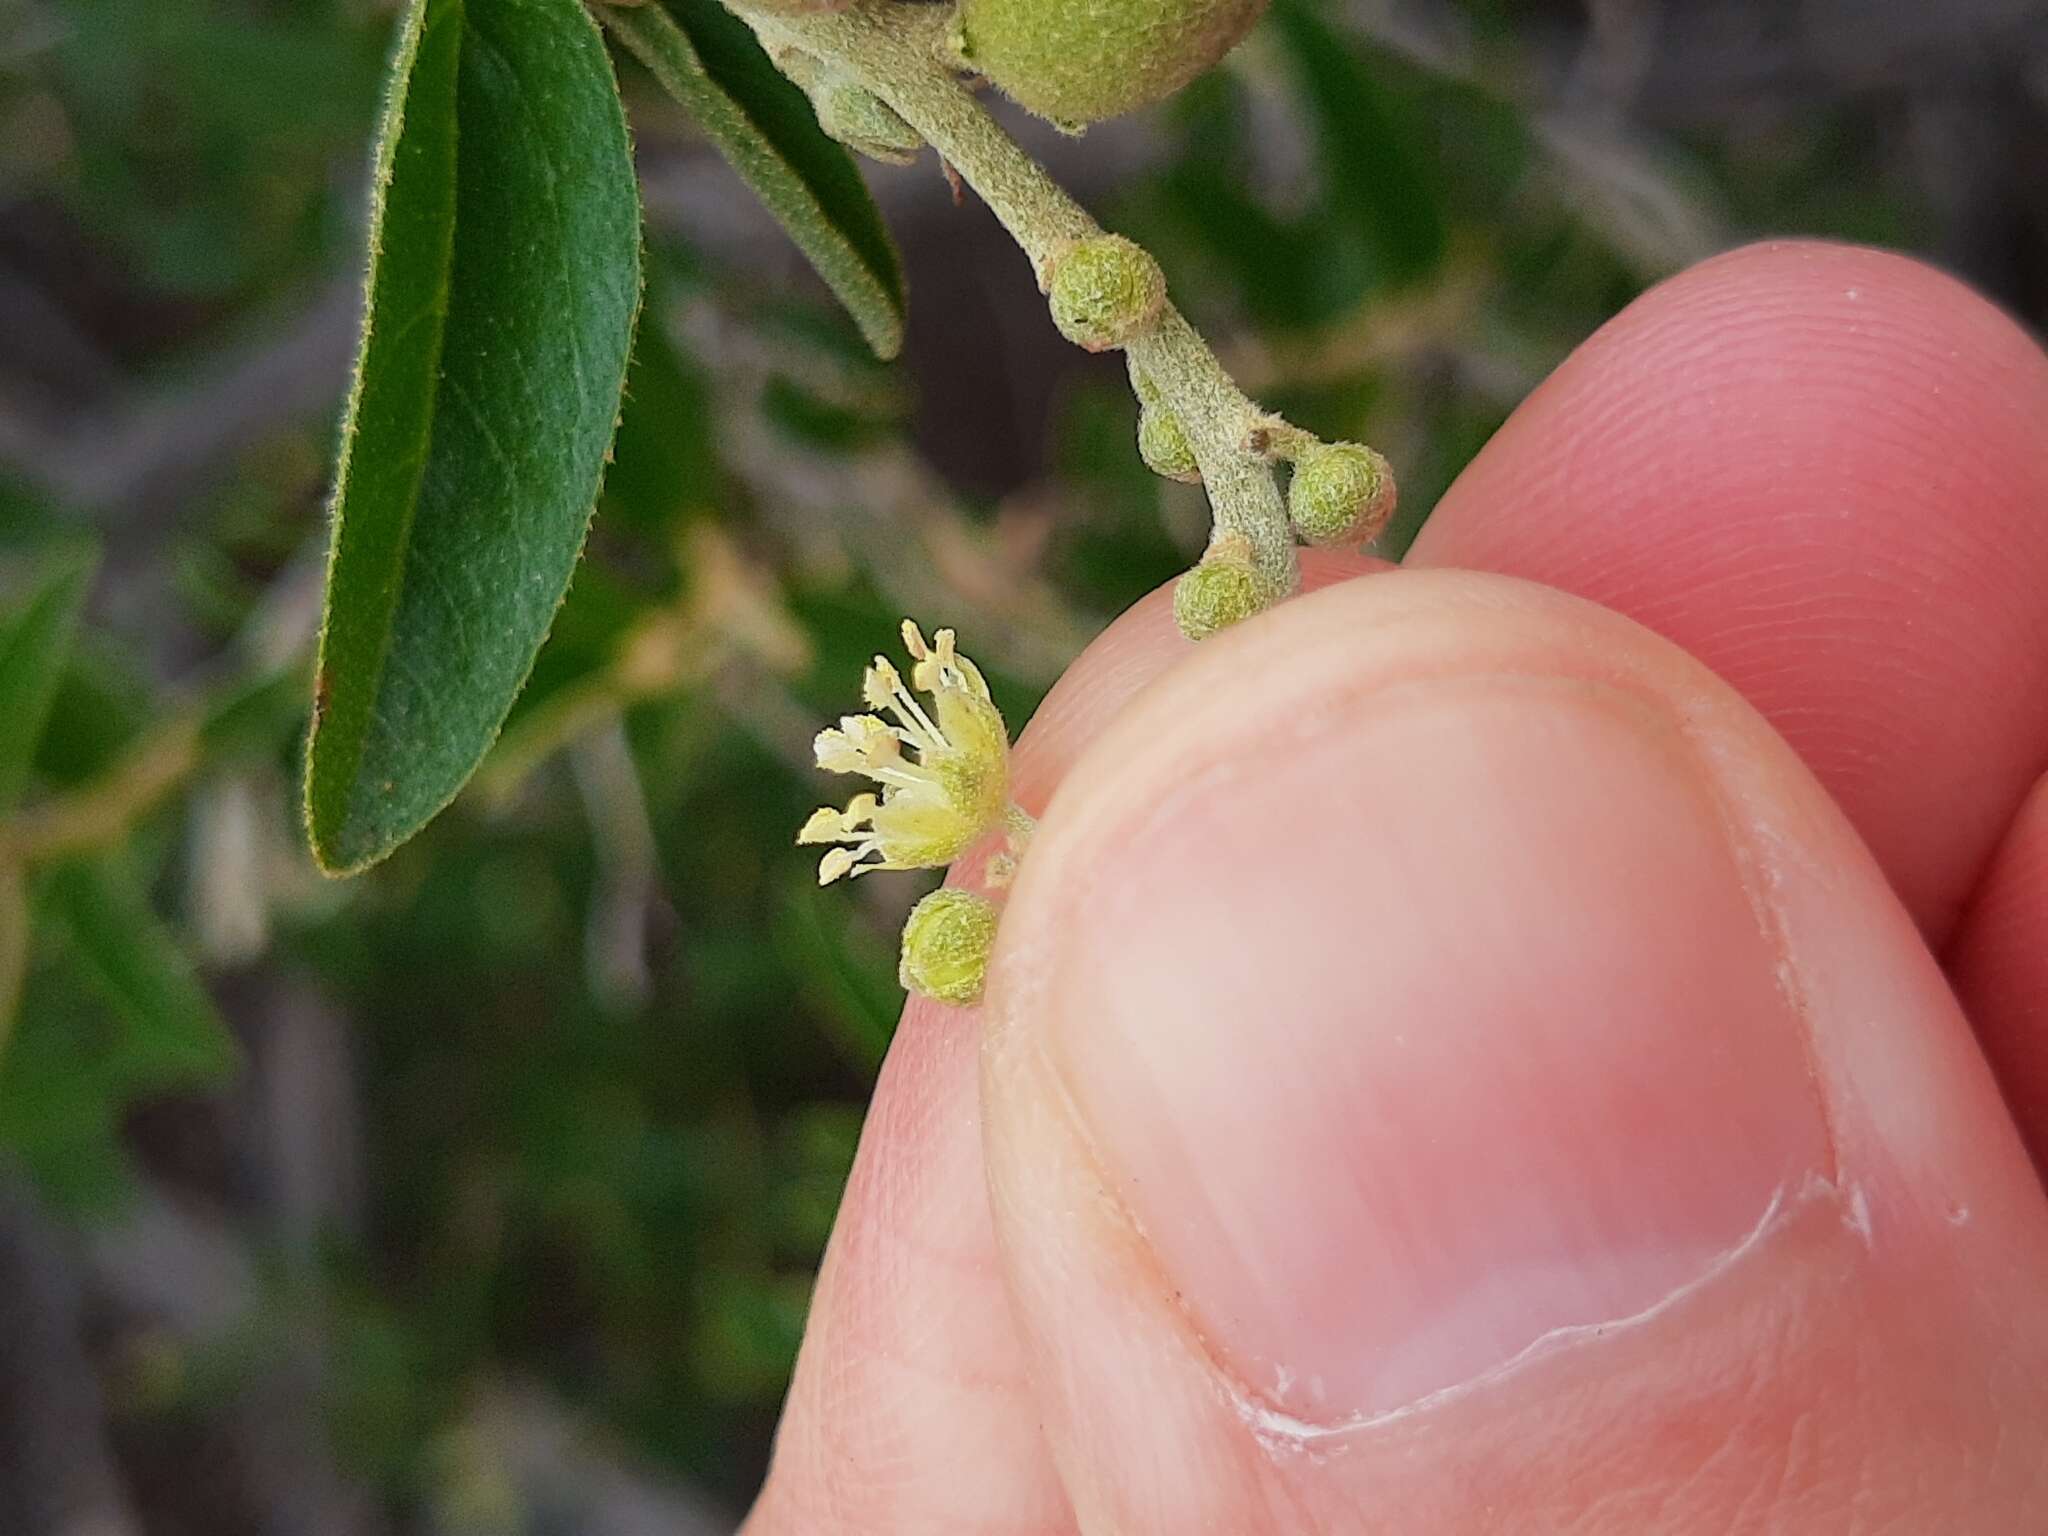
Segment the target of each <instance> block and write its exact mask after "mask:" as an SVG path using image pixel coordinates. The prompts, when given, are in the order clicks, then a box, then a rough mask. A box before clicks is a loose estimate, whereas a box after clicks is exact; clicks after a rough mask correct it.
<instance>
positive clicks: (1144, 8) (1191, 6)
mask: <svg viewBox="0 0 2048 1536" xmlns="http://www.w3.org/2000/svg"><path fill="white" fill-rule="evenodd" d="M1266 3H1267V0H961V3H960V17H959V23H958V32H957V37H956V40H955V47H956V49H957V51H958V52H959V53H960V55H961V57H962V59H963V61H964V62H965V63H967V65H968V66H969V67H971V68H973V69H975V70H978V71H980V72H981V73H982V74H985V75H987V76H988V77H989V79H991V80H993V81H994V82H995V83H996V84H997V85H998V86H1000V87H1001V88H1002V90H1003V92H1004V93H1005V94H1006V95H1008V96H1010V97H1011V98H1012V99H1013V100H1015V101H1017V102H1019V103H1021V104H1022V105H1024V106H1025V107H1028V108H1029V109H1030V110H1031V111H1033V112H1036V113H1037V114H1038V115H1039V116H1041V117H1049V118H1051V119H1052V120H1053V121H1054V122H1056V123H1061V124H1075V125H1080V124H1084V123H1093V122H1099V121H1101V120H1102V119H1103V118H1105V117H1115V116H1116V115H1117V114H1118V113H1121V112H1129V111H1132V110H1133V109H1135V108H1137V107H1142V106H1144V105H1146V104H1147V103H1149V102H1154V101H1163V100H1165V99H1166V98H1167V97H1168V96H1171V95H1172V94H1173V93H1174V92H1175V91H1177V90H1179V89H1180V88H1181V87H1182V86H1184V85H1186V84H1187V83H1188V82H1189V81H1190V80H1192V79H1194V78H1195V76H1196V75H1199V74H1200V73H1202V71H1203V70H1205V69H1207V68H1209V66H1210V65H1212V64H1214V63H1215V62H1216V61H1217V60H1218V59H1220V58H1222V57H1223V55H1224V54H1226V53H1228V52H1229V51H1230V50H1231V49H1232V48H1233V47H1235V46H1236V45H1237V42H1238V40H1239V39H1240V38H1242V37H1243V36H1244V35H1245V33H1246V32H1247V31H1249V30H1250V28H1251V25H1252V23H1253V22H1255V21H1257V20H1258V19H1259V15H1260V13H1261V12H1263V11H1264V10H1265V9H1266Z"/></svg>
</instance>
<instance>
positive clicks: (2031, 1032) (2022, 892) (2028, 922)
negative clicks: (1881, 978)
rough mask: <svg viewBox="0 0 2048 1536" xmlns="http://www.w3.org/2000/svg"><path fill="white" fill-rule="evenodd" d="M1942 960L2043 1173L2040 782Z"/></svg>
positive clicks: (2043, 841) (2046, 934) (2047, 801)
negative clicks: (1945, 961)
mask: <svg viewBox="0 0 2048 1536" xmlns="http://www.w3.org/2000/svg"><path fill="white" fill-rule="evenodd" d="M1947 960H1948V967H1949V974H1950V975H1951V976H1952V977H1954V979H1955V984H1956V995H1957V996H1958V997H1960V998H1961V999H1962V1002H1963V1006H1964V1007H1965V1008H1966V1009H1967V1010H1968V1011H1969V1014H1970V1019H1971V1022H1972V1023H1974V1024H1975V1025H1976V1027H1977V1037H1978V1038H1979V1039H1980V1040H1982V1041H1983V1042H1984V1053H1985V1055H1986V1056H1988V1057H1989V1058H1990V1059H1991V1065H1992V1067H1993V1069H1994V1070H1995V1071H1996V1072H1997V1073H1998V1079H1999V1082H2000V1083H2001V1084H2002V1085H2003V1086H2004V1088H2005V1096H2006V1099H2007V1101H2008V1102H2009V1103H2010V1104H2011V1105H2012V1110H2013V1115H2014V1117H2015V1118H2016V1119H2017V1120H2018V1121H2019V1123H2020V1130H2021V1132H2022V1134H2024V1135H2025V1136H2026V1138H2027V1144H2028V1145H2029V1146H2030V1147H2031V1148H2032V1150H2033V1153H2034V1164H2035V1166H2036V1167H2037V1168H2040V1169H2042V1170H2048V778H2044V779H2042V780H2041V781H2040V782H2039V783H2038V784H2036V785H2035V786H2034V792H2033V793H2032V794H2031V795H2029V796H2028V797H2027V801H2026V804H2025V805H2024V806H2023V807H2021V809H2020V813H2019V815H2017V816H2015V817H2014V818H2013V822H2012V825H2011V827H2009V828H2008V829H2007V831H2006V835H2005V841H2004V842H2003V843H2002V844H2001V845H2000V847H1999V850H1998V852H1997V854H1996V855H1995V856H1994V857H1993V859H1992V860H1991V867H1990V869H1989V870H1988V871H1987V872H1986V873H1985V876H1984V879H1983V881H1982V883H1981V884H1980V885H1979V886H1978V888H1977V894H1976V896H1975V897H1974V898H1973V900H1972V901H1971V904H1970V908H1969V910H1968V912H1966V913H1965V914H1964V917H1963V924H1962V927H1961V929H1960V930H1959V931H1958V932H1957V934H1956V938H1955V942H1954V944H1953V945H1952V946H1951V947H1950V950H1949V953H1948V956H1947Z"/></svg>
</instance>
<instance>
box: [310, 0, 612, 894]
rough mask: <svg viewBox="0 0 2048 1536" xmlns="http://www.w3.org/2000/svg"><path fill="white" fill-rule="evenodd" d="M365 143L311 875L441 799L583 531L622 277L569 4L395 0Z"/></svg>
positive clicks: (535, 634) (317, 723) (605, 409)
mask: <svg viewBox="0 0 2048 1536" xmlns="http://www.w3.org/2000/svg"><path fill="white" fill-rule="evenodd" d="M391 74H392V82H393V83H392V87H391V97H390V100H389V102H388V104H387V106H386V110H385V119H384V124H383V129H382V134H381V137H380V140H379V148H378V158H377V184H376V194H375V206H374V209H373V220H372V246H371V249H372V258H371V271H370V278H369V284H368V300H367V306H366V312H365V318H364V326H363V344H362V350H361V353H360V356H359V360H358V363H357V371H356V381H355V387H354V390H353V393H352V395H351V398H350V402H349V411H348V418H347V421H346V424H345V426H344V429H343V439H342V458H341V467H340V470H339V472H338V476H337V489H336V492H335V501H334V543H333V551H332V555H331V558H330V563H329V568H328V578H327V605H326V621H325V625H324V628H323V630H322V633H321V644H320V662H319V668H318V672H317V676H316V681H315V685H314V710H313V733H312V739H311V742H310V744H309V747H308V751H307V772H306V811H307V824H308V828H309V831H310V833H311V838H312V845H313V851H314V855H315V857H316V858H317V859H318V860H319V862H320V864H321V866H322V868H324V869H326V870H327V871H328V872H329V873H334V874H346V873H352V872H354V871H356V870H359V869H361V868H363V867H364V866H366V865H369V864H371V863H374V862H375V861H377V860H378V859H380V858H382V857H383V856H384V855H385V854H387V853H389V852H390V851H391V850H392V849H393V848H394V847H396V846H397V845H398V844H399V843H401V842H403V841H404V840H405V839H406V838H407V837H409V836H411V835H412V834H413V833H414V832H416V831H417V830H418V829H419V828H420V827H421V826H422V825H424V824H425V823H426V822H427V821H428V820H430V819H431V818H432V817H433V816H434V815H435V814H436V813H437V812H439V811H440V810H441V809H442V808H443V807H444V806H445V805H447V803H448V802H449V801H450V800H451V799H452V798H453V797H454V796H455V794H456V792H457V791H458V790H459V789H460V788H461V787H462V785H463V783H464V782H465V781H466V780H467V779H468V778H469V776H470V774H471V773H472V772H473V771H474V769H475V767H476V765H477V762H478V761H479V760H480V759H481V758H482V756H483V755H484V752H485V751H486V750H487V749H488V748H489V746H490V744H491V741H492V740H493V738H494V737H495V736H496V734H497V731H498V729H499V727H500V726H501V725H502V724H503V722H504V719H505V716H506V713H507V712H508V711H509V709H510V708H511V705H512V701H513V699H514V698H515V697H516V696H517V695H518V692H519V689H520V686H521V684H522V683H523V682H524V680H525V678H526V675H527V672H528V671H529V669H530V668H531V667H532V664H533V658H534V655H535V653H536V652H537V651H538V649H539V647H540V644H541V641H542V640H543V639H544V638H545V637H546V635H547V631H548V626H549V624H550V622H551V621H552V619H553V616H554V612H555V609H556V608H557V606H559V604H560V603H561V600H562V596H563V593H564V592H565V591H566V590H567V588H568V585H569V579H570V576H571V574H572V573H573V571H574V569H575V565H576V560H577V557H578V555H579V553H580V551H581V549H582V546H583V539H584V535H585V533H586V532H587V530H588V527H589V522H590V514H591V509H592V507H593V506H594V505H595V503H596V499H597V493H598V488H599V484H600V481H601V479H602V477H603V472H604V463H605V456H606V453H607V451H608V449H609V447H610V444H611V440H612V434H613V430H614V428H615V426H616V423H617V419H618V412H619V400H620V392H621V389H622V388H623V385H624V381H625V374H626V364H627V357H628V353H629V351H630V348H631V341H632V335H633V326H634V319H635V314H636V311H637V308H638V304H639V294H640V205H639V191H638V184H637V182H636V180H635V177H634V171H633V164H632V153H631V147H630V144H629V142H628V139H627V134H626V124H625V118H624V114H623V112H622V110H621V107H620V104H619V99H618V93H617V89H616V86H615V83H614V81H613V78H612V74H611V65H610V60H609V59H608V57H607V56H606V53H605V50H604V45H603V40H602V38H601V37H600V36H599V34H598V31H597V29H596V26H595V24H594V23H593V22H592V21H591V20H590V18H589V17H588V16H587V15H586V14H585V12H584V10H583V7H582V5H581V4H580V3H578V0H412V4H411V5H410V7H409V8H408V10H407V12H406V15H405V19H404V21H403V22H402V24H401V32H400V36H399V43H398V49H397V52H396V55H395V57H394V60H393V65H392V71H391Z"/></svg>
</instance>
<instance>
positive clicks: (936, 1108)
mask: <svg viewBox="0 0 2048 1536" xmlns="http://www.w3.org/2000/svg"><path fill="white" fill-rule="evenodd" d="M1303 566H1304V582H1303V584H1304V587H1305V588H1307V589H1308V590H1315V589H1317V588H1320V587H1323V586H1327V585H1330V584H1332V583H1335V582H1339V581H1344V580H1349V579H1351V578H1353V577H1356V576H1359V575H1361V574H1365V573H1369V572H1372V571H1376V570H1383V569H1386V566H1385V563H1384V562H1381V561H1375V560H1368V559H1365V558H1363V557H1360V556H1356V555H1351V554H1345V553H1339V552H1335V551H1311V552H1309V553H1308V555H1307V558H1306V559H1305V560H1304V562H1303ZM1192 649H1193V647H1192V645H1191V644H1190V643H1189V642H1188V641H1187V640H1186V639H1185V638H1183V637H1182V636H1181V634H1180V633H1179V631H1178V630H1177V629H1175V627H1174V623H1173V594H1172V590H1171V588H1170V587H1169V588H1162V589H1161V590H1160V591H1158V592H1155V593H1153V594H1152V595H1151V596H1150V597H1148V598H1146V599H1145V600H1144V601H1143V602H1141V603H1139V604H1137V605H1136V606H1135V607H1133V608H1132V609H1131V610H1130V611H1129V612H1128V613H1126V614H1124V615H1123V616H1122V617H1121V618H1119V619H1118V620H1117V621H1116V622H1115V623H1114V624H1112V625H1111V626H1110V627H1109V629H1107V630H1106V631H1105V632H1104V633H1103V634H1102V635H1101V636H1099V637H1098V638H1097V640H1096V642H1095V643H1094V644H1093V645H1092V646H1091V647H1090V648H1089V650H1088V652H1087V653H1086V655H1084V656H1083V657H1082V658H1081V659H1080V660H1079V661H1078V662H1077V663H1076V664H1075V665H1074V667H1073V668H1071V669H1070V670H1069V671H1068V672H1067V674H1066V675H1065V676H1064V677H1063V678H1061V680H1060V682H1059V684H1058V686H1057V687H1055V688H1054V689H1053V691H1052V693H1051V694H1050V695H1048V697H1047V698H1046V701H1045V703H1044V704H1043V705H1042V706H1041V708H1040V709H1039V711H1038V713H1037V714H1036V715H1035V716H1034V717H1033V718H1032V721H1031V725H1030V727H1029V729H1028V730H1026V731H1025V732H1024V733H1023V736H1022V739H1021V740H1020V741H1019V743H1018V746H1017V750H1016V752H1015V754H1014V762H1013V772H1014V791H1015V794H1016V796H1017V798H1018V800H1019V801H1020V803H1022V804H1023V805H1024V806H1025V807H1026V808H1027V809H1029V810H1032V811H1034V812H1036V811H1039V810H1042V809H1043V808H1044V806H1045V804H1046V802H1047V801H1048V800H1049V799H1050V798H1051V796H1052V793H1053V791H1054V789H1055V788H1057V786H1058V784H1059V782H1060V780H1061V779H1063V778H1064V777H1065V776H1066V772H1067V769H1068V768H1069V766H1070V765H1071V764H1072V763H1073V761H1074V759H1075V758H1076V757H1078V756H1079V755H1080V754H1081V752H1083V751H1084V750H1085V749H1086V747H1087V745H1088V743H1089V742H1090V741H1091V740H1093V739H1094V737H1095V736H1096V735H1097V734H1098V733H1099V732H1100V731H1101V730H1102V729H1103V727H1104V726H1105V725H1107V724H1108V722H1109V721H1111V720H1112V719H1114V718H1115V717H1116V716H1117V715H1118V714H1119V713H1121V712H1122V710H1123V708H1124V707H1125V705H1126V704H1127V703H1128V701H1129V700H1130V699H1131V698H1132V697H1133V696H1134V695H1136V694H1137V693H1139V692H1140V691H1142V690H1143V689H1144V687H1145V686H1146V685H1147V684H1148V683H1150V682H1151V680H1152V679H1153V678H1155V677H1157V676H1158V675H1159V674H1160V673H1161V672H1163V671H1165V670H1166V669H1167V668H1168V667H1170V666H1172V665H1173V664H1174V663H1175V662H1177V661H1179V660H1181V659H1182V658H1184V657H1185V656H1187V655H1188V654H1189V653H1190V652H1191V651H1192ZM977 862H978V861H976V860H973V859H970V860H968V861H966V864H965V865H964V867H963V868H962V869H961V870H959V871H956V873H955V883H960V882H961V881H963V880H964V881H967V882H968V883H973V881H974V878H975V876H976V874H977V869H976V865H977ZM977 1013H978V1010H974V1009H955V1008H946V1007H943V1006H940V1005H938V1004H934V1003H930V1002H926V1001H922V1000H913V1001H912V1002H911V1003H910V1004H909V1006H908V1007H906V1008H905V1009H904V1013H903V1020H902V1023H901V1024H900V1025H899V1026H898V1029H897V1033H896V1038H895V1041H894V1042H893V1044H892V1045H891V1047H890V1052H889V1059H888V1062H887V1064H886V1065H885V1066H884V1068H883V1072H882V1075H881V1078H880V1080H879V1081H878V1082H877V1083H876V1085H875V1093H874V1098H873V1102H872V1104H871V1106H870V1109H869V1112H868V1119H867V1124H866V1126H865V1128H864V1130H863V1131H862V1135H861V1145H860V1152H859V1155H858V1157H857V1158H856V1160H855V1165H854V1169H853V1173H852V1176H851V1178H850V1179H849V1181H848V1184H847V1189H846V1193H845V1196H844V1198H843V1200H842V1202H841V1205H840V1211H839V1216H838V1220H837V1222H836V1223H835V1225H834V1228H833V1235H832V1242H831V1245H830V1248H829V1251H828V1253H827V1255H826V1259H825V1263H824V1265H823V1267H822V1268H821V1270H820V1273H819V1276H818V1283H817V1287H816V1290H815V1292H814V1294H813V1297H812V1303H811V1313H810V1319H809V1324H808V1326H807V1328H806V1331H805V1336H804V1345H803V1350H802V1354H801V1356H800V1358H799V1360H798V1362H797V1368H796V1375H795V1379H794V1381H793V1383H792V1386H791V1389H790V1395H789V1399H788V1401H787V1403H786V1404H785V1406H784V1409H783V1418H782V1424H781V1427H780V1429H779V1431H778V1433H777V1437H776V1448H775V1457H774V1462H773V1465H772V1466H771V1468H770V1471H769V1476H768V1480H767V1483H766V1485H765V1486H764V1488H763V1491H762V1494H761V1497H760V1499H759V1501H758V1503H757V1506H756V1508H755V1510H754V1512H753V1514H752V1515H751V1517H750V1518H749V1522H748V1525H747V1528H746V1530H747V1536H815V1533H820V1532H831V1533H832V1536H919V1533H924V1532H930V1533H934V1536H938V1533H943V1536H979V1533H984V1532H986V1533H989V1536H1065V1533H1067V1532H1069V1531H1071V1530H1072V1529H1073V1524H1072V1516H1071V1514H1070V1513H1069V1512H1068V1510H1067V1506H1066V1500H1065V1496H1064V1494H1063V1493H1062V1492H1061V1491H1060V1488H1059V1484H1058V1480H1057V1476H1056V1474H1055V1473H1054V1471H1053V1467H1052V1463H1051V1460H1050V1457H1049V1456H1048V1455H1047V1452H1046V1449H1045V1444H1044V1439H1043V1436H1042V1435H1041V1433H1040V1431H1039V1425H1038V1408H1037V1405H1036V1404H1035V1402H1034V1401H1033V1400H1032V1397H1031V1394H1030V1390H1029V1385H1028V1383H1027V1381H1026V1380H1025V1376H1024V1356H1023V1351H1022V1348H1021V1346H1020V1343H1019V1341H1018V1338H1017V1334H1016V1331H1015V1327H1014V1325H1013V1323H1012V1320H1011V1317H1010V1313H1009V1303H1008V1299H1007V1297H1006V1295H1005V1293H1004V1290H1003V1285H1002V1280H1001V1275H1000V1270H999V1268H998V1265H997V1262H996V1255H995V1237H994V1232H993V1229H992V1228H991V1227H990V1224H989V1218H988V1200H987V1192H986V1182H985V1177H984V1174H983V1170H982V1161H981V1114H980V1105H979V1103H978V1097H977V1091H976V1073H977V1067H976V1061H977V1052H978V1048H979V1023H978V1018H977Z"/></svg>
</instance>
